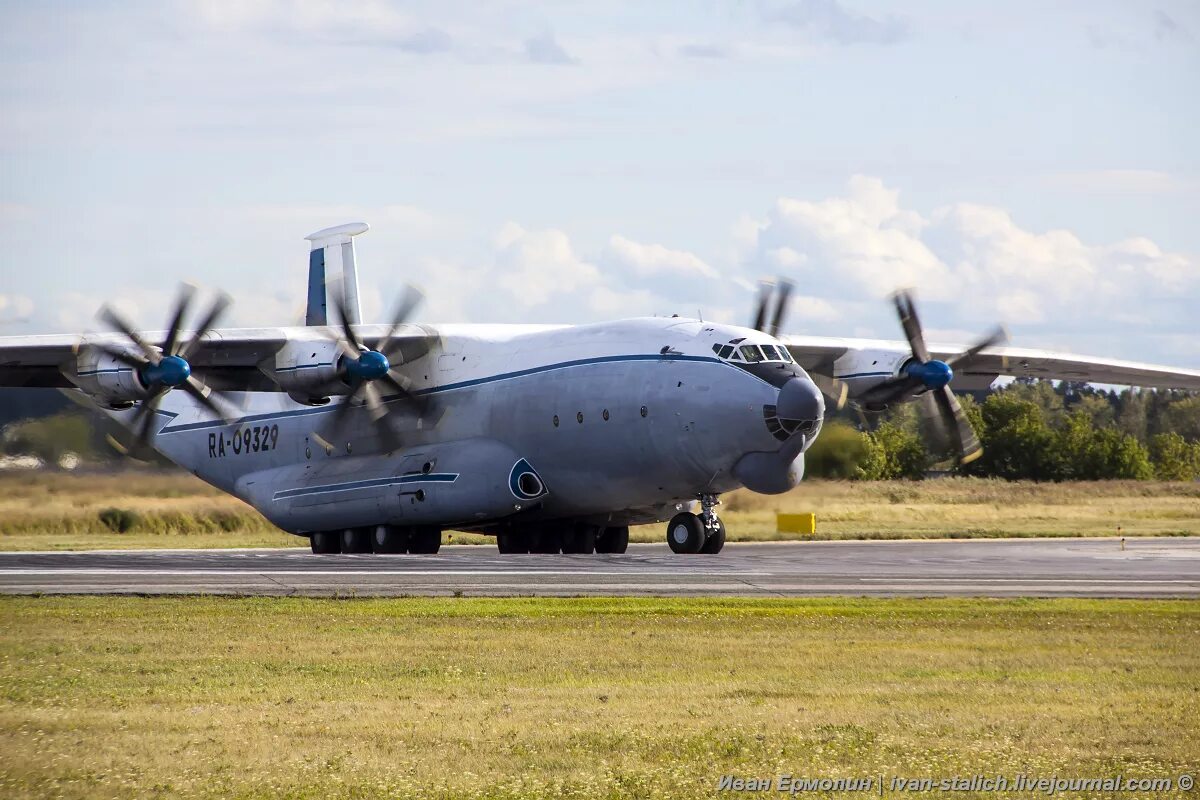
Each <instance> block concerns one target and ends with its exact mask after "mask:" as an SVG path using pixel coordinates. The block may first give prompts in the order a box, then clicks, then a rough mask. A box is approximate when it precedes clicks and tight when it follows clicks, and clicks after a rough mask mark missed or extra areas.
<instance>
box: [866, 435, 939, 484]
mask: <svg viewBox="0 0 1200 800" xmlns="http://www.w3.org/2000/svg"><path fill="white" fill-rule="evenodd" d="M865 443H866V457H865V458H864V459H863V461H862V463H861V464H860V466H859V468H858V470H857V472H856V474H855V477H856V478H858V479H860V480H891V479H895V478H920V477H921V476H923V475H924V474H925V467H926V464H927V463H928V457H927V455H926V453H925V445H924V443H923V442H922V441H921V437H920V436H918V435H917V434H916V433H914V432H912V431H907V430H905V429H903V428H901V427H900V426H899V425H896V424H895V423H892V422H884V423H883V424H882V425H880V426H879V427H878V428H876V429H875V430H874V431H872V432H871V433H868V434H867V435H866V437H865Z"/></svg>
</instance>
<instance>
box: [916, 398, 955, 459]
mask: <svg viewBox="0 0 1200 800" xmlns="http://www.w3.org/2000/svg"><path fill="white" fill-rule="evenodd" d="M934 397H935V395H934V393H933V392H926V393H925V394H922V395H920V396H919V397H918V398H917V412H918V416H919V419H920V425H919V428H920V432H921V435H922V436H923V437H925V438H926V439H927V440H928V442H929V445H930V446H929V450H930V452H932V453H936V454H939V455H943V454H945V453H947V452H948V451H949V450H950V449H951V447H952V445H953V442H952V441H951V436H950V428H949V427H948V426H947V425H946V420H945V418H944V417H943V416H942V412H941V409H939V408H938V404H937V400H935V399H934ZM955 455H956V456H957V455H958V454H957V453H955Z"/></svg>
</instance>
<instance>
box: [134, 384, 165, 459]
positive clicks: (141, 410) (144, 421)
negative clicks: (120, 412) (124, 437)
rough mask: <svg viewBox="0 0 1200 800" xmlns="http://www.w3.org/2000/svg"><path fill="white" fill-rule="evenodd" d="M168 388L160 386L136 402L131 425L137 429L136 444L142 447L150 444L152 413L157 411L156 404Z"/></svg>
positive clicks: (152, 423)
mask: <svg viewBox="0 0 1200 800" xmlns="http://www.w3.org/2000/svg"><path fill="white" fill-rule="evenodd" d="M168 391H169V390H168V389H166V388H160V389H158V390H156V391H155V392H154V394H152V395H150V396H149V397H147V398H146V399H145V400H143V401H142V402H141V403H139V404H138V407H137V410H136V411H134V412H133V420H131V421H132V422H133V423H134V424H133V427H134V428H135V429H136V430H137V434H136V439H137V444H138V445H139V446H143V447H149V446H150V436H151V429H152V428H153V427H154V415H155V412H156V411H158V404H159V403H161V402H162V398H163V395H164V394H166V393H167V392H168Z"/></svg>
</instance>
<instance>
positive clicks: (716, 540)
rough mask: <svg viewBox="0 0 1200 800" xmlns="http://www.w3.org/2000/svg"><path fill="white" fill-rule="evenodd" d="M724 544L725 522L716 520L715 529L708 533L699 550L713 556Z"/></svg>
mask: <svg viewBox="0 0 1200 800" xmlns="http://www.w3.org/2000/svg"><path fill="white" fill-rule="evenodd" d="M724 546H725V523H724V522H722V521H721V520H719V519H718V520H717V529H716V530H715V531H713V532H712V533H711V534H709V536H708V538H707V539H705V540H704V544H703V545H701V547H700V552H701V553H704V554H705V555H710V556H715V555H716V554H717V553H719V552H721V548H723V547H724Z"/></svg>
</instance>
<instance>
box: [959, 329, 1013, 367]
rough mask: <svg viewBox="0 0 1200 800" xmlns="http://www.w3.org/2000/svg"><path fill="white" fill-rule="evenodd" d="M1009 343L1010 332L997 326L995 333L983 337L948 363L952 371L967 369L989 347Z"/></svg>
mask: <svg viewBox="0 0 1200 800" xmlns="http://www.w3.org/2000/svg"><path fill="white" fill-rule="evenodd" d="M1007 341H1008V331H1007V330H1005V329H1004V326H1003V325H997V326H996V329H995V330H994V331H992V332H991V333H989V334H988V335H987V336H985V337H983V339H981V340H980V341H979V342H978V343H976V344H975V345H974V346H973V347H971V348H970V349H968V350H966V351H965V352H963V353H960V354H958V355H956V356H955V357H954V358H952V359H950V360H949V361H947V362H946V363H947V364H949V365H950V367H951V369H954V368H959V369H966V368H967V367H969V366H971V363H972V362H973V361H974V360H975V357H976V356H978V355H979V354H980V353H981V352H983V351H984V350H986V349H988V348H989V347H993V346H994V345H998V344H1001V343H1003V342H1007Z"/></svg>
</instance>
